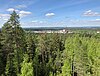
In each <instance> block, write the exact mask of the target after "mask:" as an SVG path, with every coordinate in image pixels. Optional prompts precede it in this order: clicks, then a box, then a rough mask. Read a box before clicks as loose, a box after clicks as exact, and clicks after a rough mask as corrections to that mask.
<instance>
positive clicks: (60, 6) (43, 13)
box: [0, 0, 100, 27]
mask: <svg viewBox="0 0 100 76" xmlns="http://www.w3.org/2000/svg"><path fill="white" fill-rule="evenodd" d="M13 10H15V11H16V12H17V13H18V14H19V16H20V23H21V26H22V27H82V26H100V0H0V27H2V25H3V24H4V23H5V22H6V21H7V20H8V19H9V17H10V15H9V14H10V13H12V11H13Z"/></svg>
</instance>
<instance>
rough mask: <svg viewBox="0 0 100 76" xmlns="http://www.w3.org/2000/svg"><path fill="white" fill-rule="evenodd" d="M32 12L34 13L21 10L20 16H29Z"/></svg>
mask: <svg viewBox="0 0 100 76" xmlns="http://www.w3.org/2000/svg"><path fill="white" fill-rule="evenodd" d="M30 14H32V13H31V12H29V11H20V12H19V16H20V17H24V16H27V15H30Z"/></svg>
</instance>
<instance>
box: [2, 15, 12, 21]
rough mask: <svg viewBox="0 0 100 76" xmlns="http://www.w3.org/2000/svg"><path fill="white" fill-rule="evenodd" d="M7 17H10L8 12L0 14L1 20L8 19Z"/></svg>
mask: <svg viewBox="0 0 100 76" xmlns="http://www.w3.org/2000/svg"><path fill="white" fill-rule="evenodd" d="M9 17H10V15H9V14H0V19H1V20H4V21H5V20H8V19H9Z"/></svg>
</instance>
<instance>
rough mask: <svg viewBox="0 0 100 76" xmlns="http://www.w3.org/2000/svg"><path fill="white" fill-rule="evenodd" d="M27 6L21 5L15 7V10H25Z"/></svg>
mask: <svg viewBox="0 0 100 76" xmlns="http://www.w3.org/2000/svg"><path fill="white" fill-rule="evenodd" d="M26 7H27V6H26V5H24V4H22V5H17V6H16V7H15V8H18V9H21V8H26Z"/></svg>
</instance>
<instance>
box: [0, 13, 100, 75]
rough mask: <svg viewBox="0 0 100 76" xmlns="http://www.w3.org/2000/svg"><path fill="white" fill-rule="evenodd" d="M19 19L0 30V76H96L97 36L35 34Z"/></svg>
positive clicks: (99, 67) (12, 19)
mask: <svg viewBox="0 0 100 76" xmlns="http://www.w3.org/2000/svg"><path fill="white" fill-rule="evenodd" d="M19 18H20V17H19V15H18V14H17V13H16V12H15V11H13V12H12V14H11V16H10V18H9V20H8V21H7V22H6V23H4V25H3V26H2V28H1V30H0V76H100V34H91V33H90V34H88V33H72V34H68V33H66V34H58V33H52V34H47V33H43V34H36V33H32V32H31V31H25V30H24V29H23V28H22V27H21V24H20V21H19Z"/></svg>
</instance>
